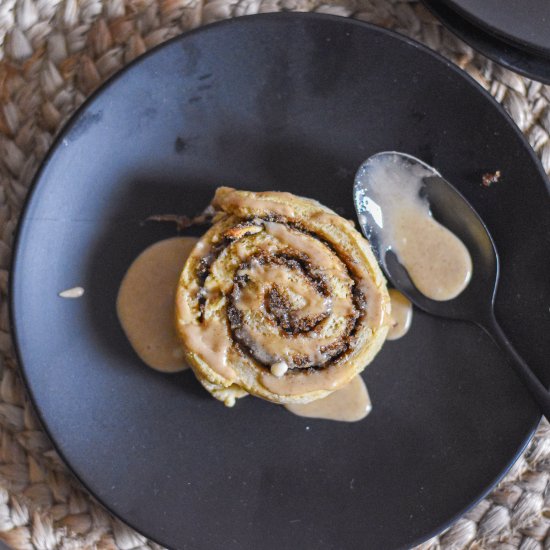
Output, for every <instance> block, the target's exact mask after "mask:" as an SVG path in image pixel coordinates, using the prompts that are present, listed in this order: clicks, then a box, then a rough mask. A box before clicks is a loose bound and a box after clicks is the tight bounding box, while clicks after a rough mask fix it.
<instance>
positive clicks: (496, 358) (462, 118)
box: [12, 13, 550, 550]
mask: <svg viewBox="0 0 550 550" xmlns="http://www.w3.org/2000/svg"><path fill="white" fill-rule="evenodd" d="M392 149H396V150H401V151H406V152H408V153H411V154H413V155H416V156H418V157H420V158H422V159H423V160H425V161H427V162H428V163H430V164H432V165H434V166H436V167H437V168H438V169H439V170H441V171H442V173H443V174H444V175H445V176H446V177H448V178H449V180H450V181H452V182H453V183H454V184H455V185H456V186H457V187H458V188H459V189H460V191H461V192H462V193H463V194H464V195H465V196H466V197H467V198H468V199H469V200H470V201H471V202H472V203H473V204H474V205H475V207H476V208H477V209H478V211H479V213H480V214H481V216H482V217H483V219H484V220H485V221H486V222H487V225H488V226H489V228H490V230H491V231H492V233H493V236H494V239H495V241H496V243H497V246H498V248H499V251H500V254H501V259H502V283H501V288H500V291H499V294H498V300H497V307H496V309H497V315H498V316H499V318H500V320H501V321H502V324H503V326H504V328H505V329H506V330H507V331H508V332H509V334H510V338H511V339H512V341H513V342H514V344H516V345H517V347H518V349H519V350H520V351H521V352H522V353H523V354H524V355H525V357H526V359H527V360H528V361H529V362H530V364H531V365H532V367H533V368H534V369H535V370H536V372H538V373H539V374H540V375H541V376H542V377H543V379H544V380H545V381H548V380H550V376H549V375H550V372H549V369H548V357H549V356H550V340H549V339H548V338H547V335H548V334H549V330H550V326H549V325H550V323H549V317H550V314H549V311H548V304H549V303H550V288H549V287H548V265H547V264H548V262H547V260H548V249H549V248H548V238H549V234H550V230H549V224H550V216H548V204H549V200H548V199H549V194H548V189H547V187H546V179H545V175H544V174H543V172H542V169H541V167H540V165H539V162H538V161H537V159H536V158H535V156H534V154H533V152H532V151H531V149H530V148H529V147H528V145H527V143H526V141H525V139H524V138H523V136H522V135H521V133H520V132H519V131H518V129H517V128H516V126H515V125H514V124H513V123H512V121H511V120H510V119H509V117H508V116H507V115H506V114H505V113H504V111H503V110H502V109H501V107H499V106H498V105H497V104H496V103H495V102H494V101H493V100H492V99H491V97H490V96H489V95H488V94H486V93H485V92H484V91H483V90H482V89H481V88H480V87H479V86H478V85H477V84H476V83H474V82H473V81H472V80H471V79H470V78H469V77H468V76H467V75H466V74H464V73H462V72H460V71H459V70H458V69H457V68H456V67H455V66H453V65H452V64H451V63H449V62H447V61H445V60H444V59H442V58H441V57H439V56H438V55H436V54H435V53H433V52H431V51H429V50H427V49H426V48H424V47H423V46H421V45H419V44H417V43H416V42H413V41H410V40H408V39H406V38H403V37H401V36H398V35H395V34H392V33H391V32H388V31H386V30H383V29H380V28H376V27H372V26H369V25H367V24H365V23H361V22H357V21H353V20H348V19H343V18H337V17H329V16H321V15H311V14H309V15H305V14H302V15H299V14H290V13H286V14H277V15H261V16H254V17H247V18H242V19H236V20H231V21H227V22H223V23H220V24H217V25H212V26H208V27H204V28H202V29H199V30H197V31H195V32H192V33H189V34H187V35H184V36H182V37H179V38H177V39H175V40H173V41H171V42H169V43H167V44H165V45H163V46H162V47H160V48H158V49H156V50H154V51H153V52H151V53H149V54H148V55H146V56H144V57H143V58H141V59H139V60H138V61H137V62H136V63H134V64H132V66H131V67H129V68H128V69H127V70H125V71H123V72H121V73H120V74H119V75H118V76H117V77H116V78H114V79H113V80H111V81H110V82H109V83H108V84H107V85H106V86H105V87H104V88H103V89H102V90H101V91H100V92H99V93H97V94H96V95H95V96H94V97H93V98H92V99H91V100H90V101H88V102H87V103H86V104H85V105H84V106H83V107H82V108H81V109H80V111H79V112H78V114H77V116H76V117H75V118H74V119H73V120H72V122H71V123H70V124H69V126H68V127H67V128H66V130H65V131H64V133H63V134H62V135H61V136H60V137H59V139H58V140H57V142H56V144H55V146H54V148H53V150H52V152H51V153H50V155H49V157H48V159H47V161H46V162H45V164H44V166H43V168H42V170H41V172H40V174H39V175H38V177H37V179H36V185H35V187H34V190H33V192H32V195H31V198H30V200H29V202H28V204H27V208H26V211H25V214H24V217H23V221H22V224H21V228H20V232H19V236H18V240H17V252H16V257H15V264H14V271H13V280H12V301H13V303H12V308H13V312H12V313H13V325H14V328H15V334H16V342H17V345H18V349H19V354H20V359H21V363H22V365H23V372H24V375H25V378H26V380H27V384H28V386H29V389H30V391H31V394H32V397H33V400H34V403H35V405H36V407H37V409H38V411H39V414H40V417H41V418H42V420H43V422H44V425H45V426H46V428H47V430H48V432H49V433H50V435H51V436H52V438H53V440H54V441H55V443H56V445H57V447H58V449H59V451H60V452H61V454H62V456H63V457H64V458H65V459H66V460H67V462H68V463H69V464H70V465H71V467H72V469H73V470H74V472H75V473H76V475H77V476H78V477H79V478H80V479H81V480H82V481H83V482H84V484H85V485H86V486H87V487H88V488H89V489H90V490H91V491H92V493H93V494H94V495H96V497H97V498H98V499H99V500H100V501H101V502H103V503H104V504H105V505H106V506H107V507H108V508H109V509H111V510H112V511H114V512H115V513H116V514H118V515H119V516H120V517H121V518H122V519H124V520H125V521H127V522H128V523H130V524H131V525H133V526H135V527H136V528H137V529H139V530H140V531H142V532H143V533H145V534H147V535H148V536H150V537H151V538H153V539H155V540H157V541H159V542H161V543H163V544H165V545H167V546H171V547H174V548H192V549H196V548H197V549H213V548H215V549H217V548H238V549H243V548H244V549H256V548H262V549H272V548H273V549H280V548H318V549H321V548H332V549H342V548H346V549H347V550H349V549H364V548H384V549H392V548H397V547H403V546H406V545H409V544H411V543H413V542H415V541H420V540H421V539H424V538H426V537H427V536H429V535H431V534H433V533H435V532H436V531H437V530H439V529H440V528H442V527H443V526H445V525H446V524H447V523H448V522H449V521H450V520H451V519H452V518H454V517H456V515H457V514H459V513H461V512H462V511H463V510H465V509H466V508H467V507H469V506H470V505H471V504H472V503H473V502H475V501H476V500H477V499H479V498H480V497H481V496H482V495H483V494H484V493H485V492H486V491H488V490H489V489H490V488H491V486H492V485H493V483H495V481H496V480H498V479H499V478H500V477H501V476H502V475H503V473H504V472H505V471H506V469H507V468H508V467H509V466H510V465H511V464H512V463H513V461H514V460H515V458H516V457H517V456H518V453H519V452H520V451H521V450H522V449H523V448H524V446H525V445H526V442H527V441H528V439H529V437H530V435H531V434H532V432H533V429H534V427H535V426H536V424H537V421H538V419H539V413H538V412H537V409H536V407H535V406H534V405H533V403H532V402H531V400H530V399H529V397H528V395H527V394H526V392H525V391H524V389H523V387H522V386H521V384H520V383H519V382H518V380H517V379H516V377H515V375H514V374H513V373H512V371H511V369H510V368H508V366H507V365H506V363H505V360H504V359H503V356H502V355H501V353H500V352H499V351H498V350H497V349H496V348H495V346H494V345H493V344H492V343H491V341H490V340H489V338H488V337H487V336H485V335H484V334H483V333H482V332H481V331H480V330H479V329H478V328H476V327H475V326H471V325H468V324H462V323H457V322H448V321H444V320H441V319H435V318H431V317H429V316H427V315H423V314H422V313H420V312H416V313H415V319H414V323H413V327H412V329H411V332H410V333H409V334H408V335H407V336H406V337H405V338H404V339H402V340H401V341H399V342H395V343H388V344H387V346H385V348H384V349H383V351H382V352H381V354H380V355H379V357H377V359H376V360H375V362H374V363H373V364H372V365H371V366H370V367H369V368H368V369H367V370H366V373H365V378H366V380H367V383H368V386H369V389H370V393H371V397H372V400H373V401H374V412H373V413H372V414H371V415H370V416H369V417H368V418H367V419H366V420H365V421H363V422H359V423H356V424H340V423H335V422H327V421H319V420H317V421H316V420H307V419H303V418H299V417H296V416H293V415H291V414H289V413H287V412H286V411H284V410H282V409H281V408H279V407H276V406H274V405H271V404H268V403H266V402H263V401H260V400H258V399H253V398H247V399H245V400H244V401H243V402H240V403H239V404H238V405H237V406H236V407H235V408H234V409H233V410H229V409H226V408H224V407H223V406H222V405H221V404H220V403H218V402H216V401H214V400H213V399H211V398H210V397H209V396H207V395H206V393H205V392H204V391H202V390H201V389H200V387H199V386H198V384H197V383H196V382H195V380H194V379H193V375H192V374H191V373H190V372H187V373H182V374H181V375H177V376H168V375H166V376H163V375H160V374H158V373H155V372H153V371H151V370H149V369H148V368H146V367H145V366H144V365H142V364H141V363H140V361H139V360H138V358H137V357H136V356H135V354H134V353H133V352H132V349H131V348H130V346H129V344H128V342H127V341H126V339H125V337H124V334H123V333H122V330H121V329H120V327H119V324H118V322H117V318H116V313H115V298H116V294H117V289H118V286H119V283H120V281H121V278H122V276H123V275H124V272H125V270H126V268H127V267H128V265H129V264H130V262H131V261H132V260H133V259H134V258H135V257H136V255H137V254H138V253H139V252H140V251H141V250H143V249H144V248H145V247H146V246H147V245H148V244H150V243H153V242H155V241H156V240H158V239H160V238H163V237H168V236H170V235H171V234H172V232H171V229H170V228H166V227H160V226H155V225H150V224H146V225H144V224H142V223H141V221H142V220H143V219H144V218H146V217H147V216H148V215H150V214H153V213H163V212H180V213H186V214H193V213H195V212H198V211H199V210H201V209H202V208H203V207H204V206H205V205H206V204H207V203H208V201H209V199H210V198H211V196H212V194H213V192H214V189H215V188H216V187H217V186H219V185H234V186H238V187H242V188H245V189H257V190H261V189H279V190H287V191H292V192H294V193H297V194H299V195H306V196H310V197H313V198H315V199H319V200H320V201H322V202H323V203H324V204H327V205H328V206H330V207H332V208H334V209H336V210H337V211H338V212H340V213H341V214H343V215H345V216H348V217H353V216H354V209H353V201H352V196H351V190H352V185H353V176H354V172H355V170H356V169H357V167H358V166H359V164H360V163H361V162H362V161H363V160H364V159H365V158H366V157H368V156H369V155H371V154H373V153H375V152H377V151H382V150H392ZM496 169H499V170H501V171H502V174H503V178H502V181H501V182H499V183H498V184H496V185H495V186H494V187H493V188H490V189H487V188H484V187H482V185H481V175H482V173H483V172H485V171H487V170H496ZM75 285H81V286H83V287H84V288H85V290H86V293H85V295H84V297H83V298H81V299H79V300H72V301H71V300H63V299H61V298H59V297H58V296H57V293H58V292H59V291H60V290H63V289H66V288H69V287H73V286H75Z"/></svg>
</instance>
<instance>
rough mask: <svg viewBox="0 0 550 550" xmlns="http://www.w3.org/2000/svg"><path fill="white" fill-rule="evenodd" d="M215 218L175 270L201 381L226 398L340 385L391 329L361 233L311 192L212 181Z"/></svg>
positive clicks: (184, 329) (306, 393)
mask: <svg viewBox="0 0 550 550" xmlns="http://www.w3.org/2000/svg"><path fill="white" fill-rule="evenodd" d="M212 206H213V207H214V209H215V211H216V212H217V214H216V216H215V218H214V224H213V226H212V227H211V228H210V230H209V231H208V232H207V233H206V234H205V235H204V236H203V237H202V239H201V240H200V241H199V242H198V243H197V245H196V247H195V248H194V250H193V252H192V253H191V255H190V256H189V258H188V260H187V262H186V264H185V267H184V269H183V272H182V274H181V278H180V283H179V286H178V291H177V297H176V317H177V329H178V332H179V334H180V336H181V339H182V341H183V344H184V348H185V350H186V353H187V358H188V360H189V362H190V364H191V366H192V368H193V370H194V372H195V374H196V376H197V378H198V379H199V380H200V382H201V383H202V384H203V385H204V386H205V388H206V389H207V390H208V391H210V393H212V395H213V396H214V397H216V398H217V399H220V400H222V401H224V402H225V404H226V405H228V406H232V405H233V404H234V402H235V398H237V397H242V396H244V395H246V394H248V393H251V394H254V395H256V396H259V397H262V398H264V399H267V400H269V401H273V402H276V403H307V402H309V401H313V400H315V399H320V398H322V397H325V396H326V395H328V394H329V393H331V392H333V391H334V390H336V389H338V388H340V387H342V386H344V385H345V384H347V383H348V382H349V381H350V380H351V379H352V378H353V376H355V375H356V374H358V373H359V372H361V371H362V370H363V369H364V368H365V366H366V365H367V364H368V363H369V362H370V361H371V360H372V359H373V357H374V356H375V355H376V353H377V352H378V350H379V349H380V347H381V345H382V343H383V342H384V340H385V337H386V334H387V330H388V317H389V316H388V313H389V298H388V293H387V290H386V284H385V281H384V278H383V276H382V274H381V272H380V269H379V267H378V265H377V263H376V260H375V258H374V256H373V254H372V251H371V249H370V247H369V244H368V242H367V241H366V240H365V239H364V238H363V237H362V236H361V235H360V234H359V233H358V232H357V231H356V230H355V229H354V227H353V224H352V222H349V221H347V220H344V219H343V218H341V217H340V216H338V215H337V214H335V213H334V212H332V211H331V210H329V209H327V208H325V207H324V206H322V205H320V204H319V203H317V202H316V201H313V200H310V199H305V198H302V197H296V196H294V195H291V194H290V193H278V192H263V193H252V192H247V191H236V190H234V189H230V188H225V187H222V188H219V189H218V190H217V192H216V195H215V197H214V200H213V202H212Z"/></svg>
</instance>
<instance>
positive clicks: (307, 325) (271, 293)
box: [197, 215, 368, 373]
mask: <svg viewBox="0 0 550 550" xmlns="http://www.w3.org/2000/svg"><path fill="white" fill-rule="evenodd" d="M262 221H264V222H275V223H281V224H284V225H286V226H287V227H290V228H292V229H295V230H297V231H299V232H301V233H304V234H306V235H309V236H310V237H313V238H314V239H316V240H318V241H320V242H321V243H323V244H324V245H325V246H327V247H328V248H329V249H330V250H331V251H332V252H333V253H334V254H335V255H336V256H337V257H338V258H339V259H340V260H341V261H342V263H343V264H344V266H345V268H346V271H347V274H348V276H349V277H350V279H351V280H352V281H353V282H354V285H353V287H352V301H353V306H354V313H353V314H352V315H349V316H348V318H347V326H346V329H345V331H344V334H343V335H342V336H341V337H340V338H339V339H338V340H336V341H334V342H333V343H331V344H330V345H329V346H323V347H321V349H320V351H321V353H323V354H324V355H325V356H327V360H326V362H325V363H324V364H323V365H313V366H311V365H308V364H309V363H310V362H311V359H310V358H309V357H307V356H305V355H304V356H299V355H296V356H294V357H293V358H292V362H293V365H290V369H289V371H288V372H289V373H293V372H300V373H304V372H314V371H316V370H320V369H324V368H327V367H328V366H330V365H331V364H335V363H336V362H339V361H341V360H343V359H345V356H346V354H347V353H348V352H349V351H350V350H351V349H352V347H353V345H354V343H355V336H356V334H357V331H358V330H359V322H358V321H359V319H360V317H361V314H362V313H364V311H365V310H366V309H367V306H368V304H367V300H366V297H365V296H364V294H363V292H362V291H361V290H360V288H359V285H358V280H357V279H358V277H357V275H356V273H355V270H354V269H353V267H352V261H351V259H350V258H349V257H348V256H347V255H345V254H342V253H340V252H338V251H337V250H335V248H334V246H333V245H332V244H331V243H330V242H328V241H326V240H325V239H323V238H321V237H319V236H318V235H316V234H315V233H313V232H311V231H309V230H307V229H306V228H305V227H304V226H303V225H302V224H300V223H295V222H287V221H286V220H285V219H284V218H282V217H281V216H277V215H266V216H262V217H261V218H260V217H254V218H249V219H245V220H243V222H241V223H240V224H238V225H236V226H234V227H233V228H231V229H230V230H228V231H226V234H225V235H224V237H223V238H222V240H221V241H220V242H219V243H217V244H216V245H214V246H213V247H212V249H211V251H210V252H209V254H208V255H207V256H205V257H204V258H203V259H201V261H200V263H199V266H198V268H197V277H198V279H199V284H200V285H201V289H202V287H203V286H204V283H205V281H206V279H207V278H208V275H209V274H210V268H211V266H212V264H213V263H214V262H215V261H216V259H217V258H218V257H219V255H220V254H221V253H222V252H223V250H224V249H225V248H227V247H228V246H229V245H230V244H231V243H232V242H234V241H236V240H238V239H240V238H242V237H244V236H247V235H250V234H252V233H255V232H257V230H255V231H250V232H248V233H247V232H246V229H245V228H246V227H251V228H252V227H254V228H256V227H258V226H259V225H261V222H262ZM236 229H242V231H235V230H236ZM252 259H255V260H256V261H258V262H260V263H263V264H268V263H269V264H274V265H282V266H283V265H284V266H286V267H287V268H290V269H295V270H299V271H300V272H301V273H302V274H303V275H304V276H305V278H306V280H307V281H308V282H309V283H310V284H311V285H312V287H313V288H314V289H315V290H316V292H318V293H320V294H321V295H322V296H324V297H329V296H330V292H329V288H328V285H327V281H326V278H325V277H324V275H322V274H320V273H319V272H318V271H317V269H316V267H315V266H314V265H312V264H311V262H310V261H309V258H308V256H307V255H306V254H302V253H299V252H296V253H294V254H289V253H287V252H280V253H277V254H273V255H269V254H267V253H259V254H256V255H254V256H253V257H251V259H250V260H249V262H247V263H244V264H243V265H242V266H241V267H240V268H239V269H238V270H237V272H236V275H235V277H234V280H233V283H234V285H233V289H232V291H231V293H230V294H229V296H228V306H227V316H228V320H229V326H230V329H231V333H232V337H233V338H234V340H235V344H236V347H237V349H238V350H239V351H240V352H241V353H243V354H247V355H249V356H251V357H253V358H254V359H255V360H256V361H257V363H258V364H260V365H262V366H263V367H264V368H266V369H267V370H269V368H270V366H271V365H269V364H264V363H263V362H262V361H260V360H259V359H258V358H257V357H256V354H255V353H254V350H253V349H251V348H250V346H248V345H247V344H246V343H245V342H244V341H243V340H242V338H239V337H238V336H237V332H238V331H239V329H241V328H242V327H243V319H242V314H241V312H240V310H239V309H238V308H237V307H236V305H235V303H236V301H237V299H238V296H239V294H240V292H241V290H242V288H244V286H246V284H247V283H248V277H247V276H246V275H240V274H239V271H242V270H243V269H246V268H247V267H249V265H250V261H252ZM205 302H206V298H205V297H204V295H203V293H202V292H201V295H200V296H199V306H200V309H201V318H202V315H203V310H204V304H205ZM264 305H265V310H266V312H267V313H268V315H269V316H270V317H271V318H272V320H273V322H274V323H275V324H277V325H278V326H279V327H280V328H281V329H282V331H283V332H284V334H285V335H286V336H287V337H292V336H294V335H297V334H304V333H307V332H310V331H312V330H315V329H317V328H320V325H321V323H323V322H324V321H325V320H326V319H327V318H328V317H329V315H330V310H327V311H325V312H323V313H321V314H319V315H316V316H302V317H300V316H299V315H297V314H296V313H295V312H293V311H292V308H291V306H290V304H289V303H288V300H287V299H286V298H285V296H284V292H282V291H281V289H279V288H278V287H277V285H272V286H271V288H270V289H269V290H268V291H267V292H266V293H265V295H264Z"/></svg>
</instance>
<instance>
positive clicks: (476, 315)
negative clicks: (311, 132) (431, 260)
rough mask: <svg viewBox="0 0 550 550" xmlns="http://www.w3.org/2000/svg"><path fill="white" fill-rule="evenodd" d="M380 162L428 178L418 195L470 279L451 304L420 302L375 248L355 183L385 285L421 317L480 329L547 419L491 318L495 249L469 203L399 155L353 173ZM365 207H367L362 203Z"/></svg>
mask: <svg viewBox="0 0 550 550" xmlns="http://www.w3.org/2000/svg"><path fill="white" fill-rule="evenodd" d="M384 156H386V157H387V158H388V159H389V158H390V157H393V158H395V157H396V156H397V157H400V159H401V160H402V161H404V162H406V163H407V164H409V165H410V167H411V169H412V168H414V166H415V165H417V166H418V165H419V166H421V167H422V168H423V169H424V170H427V171H429V173H430V175H427V176H425V177H424V178H423V184H424V186H423V189H422V191H421V193H422V194H424V193H425V196H426V198H427V199H428V202H429V204H430V210H431V212H432V214H433V216H434V218H435V219H437V221H439V222H440V223H441V224H442V225H444V226H445V227H447V228H448V229H449V230H450V231H452V232H453V233H454V234H455V235H456V236H457V237H459V238H460V239H461V240H462V242H463V243H464V244H465V245H466V247H467V248H468V250H469V252H470V255H471V257H472V264H473V270H472V278H471V280H470V283H469V285H468V286H467V287H466V289H465V290H464V291H463V292H462V293H461V294H459V295H458V296H457V297H456V298H454V299H452V300H448V301H435V300H431V299H430V298H427V297H426V296H424V295H423V294H422V293H421V292H420V291H419V290H418V289H417V288H416V287H415V285H414V283H413V282H412V281H411V279H410V277H409V275H408V274H407V270H406V269H405V268H404V267H403V266H402V265H401V264H400V263H399V261H398V259H397V256H396V255H395V254H394V253H393V252H392V251H391V250H387V249H385V248H384V249H382V248H381V246H380V242H381V239H380V235H381V231H382V227H381V225H379V222H380V218H379V217H378V220H377V219H375V218H374V217H373V216H372V215H371V212H372V202H375V201H373V199H372V197H371V196H369V189H368V186H367V185H366V183H365V182H364V180H363V179H362V178H359V177H356V179H355V185H354V189H353V198H354V202H355V209H356V211H357V215H358V218H359V223H360V225H361V229H362V230H363V233H364V234H365V236H366V237H367V238H368V239H369V240H370V243H371V245H372V248H373V251H374V253H375V255H376V257H377V259H378V261H379V262H380V265H381V266H382V269H383V270H384V272H385V273H386V276H387V278H388V279H389V281H390V282H391V284H392V285H393V286H394V287H395V288H396V289H397V290H399V291H400V292H402V293H403V294H404V295H405V296H406V297H407V298H408V299H409V300H410V301H411V302H412V303H413V304H414V305H415V306H417V307H418V308H420V309H422V310H423V311H425V312H426V313H430V314H432V315H437V316H439V317H446V318H448V319H459V320H462V321H470V322H472V323H475V324H476V325H478V326H480V327H481V328H483V329H484V330H485V332H487V333H488V334H489V336H491V338H492V339H493V340H494V342H495V343H496V344H498V345H499V346H500V348H501V349H502V350H504V351H505V352H506V353H507V354H508V356H509V358H510V360H511V361H510V362H511V364H512V366H513V368H514V370H515V371H516V373H517V375H518V376H519V377H520V379H521V380H522V381H523V383H524V384H525V386H526V387H527V389H528V390H529V391H530V393H531V395H532V397H533V399H534V400H535V401H536V402H537V403H538V405H539V407H540V409H541V411H542V413H543V414H544V416H545V417H546V418H548V419H550V393H549V392H548V390H547V389H546V388H545V387H544V386H543V384H542V382H541V381H540V380H539V379H538V378H537V377H536V376H535V374H534V373H533V372H532V371H531V369H530V368H529V366H528V365H527V363H526V362H525V361H524V360H523V359H522V358H521V356H520V355H519V354H518V352H517V351H516V350H515V349H514V348H513V346H512V344H511V343H510V341H509V340H508V338H507V336H506V334H504V332H503V330H502V329H501V328H500V326H499V324H498V323H497V320H496V318H495V313H494V300H495V295H496V290H497V286H498V277H499V259H498V253H497V250H496V248H495V243H494V242H493V239H492V237H491V235H490V233H489V231H488V230H487V227H485V224H484V223H483V221H482V220H481V218H480V217H479V215H478V214H477V212H476V211H475V210H474V209H473V207H472V206H471V205H470V203H469V202H468V201H467V200H466V199H465V198H464V197H463V196H462V195H461V194H460V193H459V192H458V191H457V190H456V189H455V188H454V187H453V186H452V185H451V184H450V183H449V182H448V181H446V180H445V179H444V178H443V177H442V176H441V174H440V173H439V172H438V171H437V170H436V169H435V168H433V167H431V166H429V165H428V164H425V163H424V162H422V161H421V160H419V159H417V158H415V157H413V156H411V155H407V154H405V153H396V152H383V153H378V154H376V155H373V156H372V157H370V158H369V159H367V160H366V161H365V163H363V165H362V166H361V168H360V169H359V172H358V175H359V174H360V173H361V171H362V168H363V166H365V164H366V163H368V162H369V161H371V160H372V159H374V158H377V159H381V160H382V159H383V158H384ZM367 199H369V200H370V201H371V202H370V207H369V205H368V200H367Z"/></svg>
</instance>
